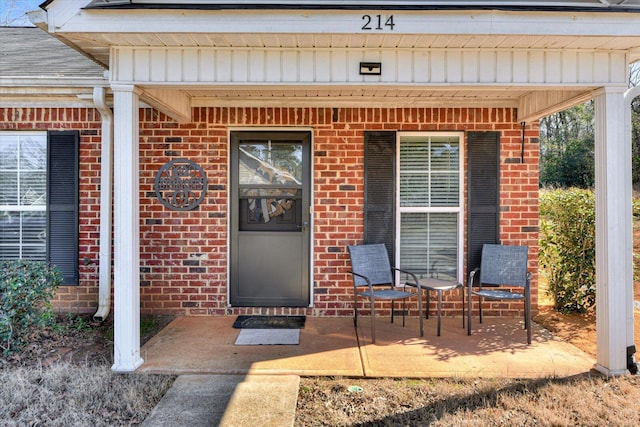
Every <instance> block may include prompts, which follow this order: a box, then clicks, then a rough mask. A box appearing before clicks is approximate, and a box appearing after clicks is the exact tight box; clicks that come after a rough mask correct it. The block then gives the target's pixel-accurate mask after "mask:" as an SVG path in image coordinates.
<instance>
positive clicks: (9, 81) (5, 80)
mask: <svg viewBox="0 0 640 427" xmlns="http://www.w3.org/2000/svg"><path fill="white" fill-rule="evenodd" d="M108 86H109V81H108V80H107V79H95V78H90V77H88V78H82V77H80V78H79V77H51V76H45V77H17V76H15V77H14V76H3V77H0V88H4V87H31V88H34V90H38V91H40V92H43V91H47V90H49V88H90V89H91V90H93V88H94V87H108Z"/></svg>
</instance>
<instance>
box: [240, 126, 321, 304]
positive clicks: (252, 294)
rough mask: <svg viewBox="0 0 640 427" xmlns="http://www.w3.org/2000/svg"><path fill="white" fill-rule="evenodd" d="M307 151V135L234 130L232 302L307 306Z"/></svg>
mask: <svg viewBox="0 0 640 427" xmlns="http://www.w3.org/2000/svg"><path fill="white" fill-rule="evenodd" d="M310 150H311V136H310V134H309V132H232V133H231V191H230V194H229V200H230V202H231V224H230V225H231V240H230V246H231V266H230V267H231V269H230V303H231V305H233V306H243V307H303V306H307V305H309V251H310V233H311V231H310V227H309V216H310V214H309V208H310V194H309V193H310V181H311V179H310V169H311V168H310V157H311V156H310Z"/></svg>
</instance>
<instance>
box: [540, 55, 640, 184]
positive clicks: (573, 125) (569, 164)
mask: <svg viewBox="0 0 640 427" xmlns="http://www.w3.org/2000/svg"><path fill="white" fill-rule="evenodd" d="M639 84H640V61H638V62H635V63H633V64H631V66H630V67H629V87H634V86H637V85H639ZM594 140H595V138H594V105H593V101H589V102H586V103H584V104H580V105H576V106H574V107H571V108H569V109H567V110H563V111H560V112H558V113H555V114H552V115H550V116H547V117H545V118H543V119H542V120H540V184H541V185H542V186H547V187H549V186H550V187H579V188H590V187H592V186H593V185H594V183H595V162H594ZM631 150H632V167H633V173H632V179H633V183H634V184H639V183H640V97H637V98H636V99H635V100H634V102H633V103H632V135H631Z"/></svg>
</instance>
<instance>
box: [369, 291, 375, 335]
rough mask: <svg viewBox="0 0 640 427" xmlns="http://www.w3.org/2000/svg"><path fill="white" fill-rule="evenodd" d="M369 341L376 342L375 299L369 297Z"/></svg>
mask: <svg viewBox="0 0 640 427" xmlns="http://www.w3.org/2000/svg"><path fill="white" fill-rule="evenodd" d="M369 301H371V343H372V344H375V343H376V312H375V307H374V306H375V300H374V299H373V298H371V299H370V300H369Z"/></svg>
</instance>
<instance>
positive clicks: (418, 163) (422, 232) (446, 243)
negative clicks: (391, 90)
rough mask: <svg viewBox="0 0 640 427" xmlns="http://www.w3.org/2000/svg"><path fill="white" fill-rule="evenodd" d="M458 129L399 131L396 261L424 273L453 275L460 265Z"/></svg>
mask: <svg viewBox="0 0 640 427" xmlns="http://www.w3.org/2000/svg"><path fill="white" fill-rule="evenodd" d="M461 146H462V136H461V135H460V134H419V135H413V134H400V135H399V144H398V156H399V161H398V164H399V168H398V169H399V170H398V174H399V179H398V183H399V184H398V186H399V188H398V193H397V194H398V201H397V205H398V212H399V213H400V215H399V220H398V225H397V226H398V227H399V232H398V233H397V234H396V235H397V236H399V240H400V241H399V244H398V247H399V248H400V250H399V253H398V254H397V256H398V257H399V260H397V261H398V262H396V265H400V268H402V269H406V270H411V271H419V272H421V275H422V276H424V277H438V278H441V279H451V280H457V279H458V276H459V272H460V271H461V265H460V264H461V257H460V256H459V255H460V252H461V238H460V237H461V231H460V230H461V221H462V216H461V215H462V206H461V205H462V198H461V187H462V184H461V183H462V170H461V164H462V159H461V148H462V147H461Z"/></svg>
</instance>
